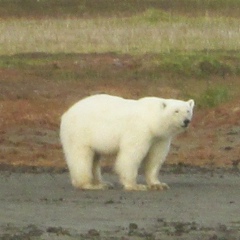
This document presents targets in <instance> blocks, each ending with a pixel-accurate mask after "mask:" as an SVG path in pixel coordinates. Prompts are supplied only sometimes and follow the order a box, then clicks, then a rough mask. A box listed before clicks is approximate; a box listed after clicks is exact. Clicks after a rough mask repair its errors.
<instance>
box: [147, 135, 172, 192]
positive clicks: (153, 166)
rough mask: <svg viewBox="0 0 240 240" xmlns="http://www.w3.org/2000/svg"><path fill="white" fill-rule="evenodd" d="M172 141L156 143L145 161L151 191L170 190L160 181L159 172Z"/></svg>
mask: <svg viewBox="0 0 240 240" xmlns="http://www.w3.org/2000/svg"><path fill="white" fill-rule="evenodd" d="M170 143H171V139H168V140H165V141H157V142H155V143H154V144H153V145H152V147H151V148H150V150H149V153H148V156H147V159H146V161H145V177H146V182H147V185H148V188H149V189H151V190H164V189H169V186H168V185H167V184H166V183H162V182H160V181H159V179H158V174H159V170H160V168H161V166H162V164H163V163H164V161H165V159H166V156H167V154H168V152H169V148H170Z"/></svg>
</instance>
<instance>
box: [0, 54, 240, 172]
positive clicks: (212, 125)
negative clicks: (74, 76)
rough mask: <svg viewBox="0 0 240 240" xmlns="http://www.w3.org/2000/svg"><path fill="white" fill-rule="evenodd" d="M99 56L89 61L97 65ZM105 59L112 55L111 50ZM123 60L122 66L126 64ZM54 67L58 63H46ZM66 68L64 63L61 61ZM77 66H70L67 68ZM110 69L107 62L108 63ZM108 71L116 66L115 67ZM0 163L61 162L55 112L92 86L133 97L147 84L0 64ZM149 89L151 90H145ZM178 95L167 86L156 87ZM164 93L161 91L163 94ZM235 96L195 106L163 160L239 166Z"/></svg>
mask: <svg viewBox="0 0 240 240" xmlns="http://www.w3.org/2000/svg"><path fill="white" fill-rule="evenodd" d="M101 61H103V59H101V58H99V57H96V56H95V60H94V61H92V64H95V65H96V67H97V66H100V65H101ZM104 61H105V62H107V61H110V62H113V61H114V60H113V59H111V56H109V57H108V58H106V56H105V59H104ZM131 66H132V65H131V61H129V62H128V61H127V59H126V60H125V67H127V68H131ZM51 67H56V68H59V67H61V66H58V64H57V63H56V65H54V66H51ZM65 67H68V70H69V68H70V67H69V65H68V63H66V66H65ZM75 69H76V66H74V65H73V66H72V71H74V70H75ZM109 71H111V68H109ZM112 71H115V70H114V69H113V70H112ZM0 76H1V77H0V86H1V87H0V111H1V120H0V133H1V135H0V142H1V145H0V148H1V151H0V164H1V168H2V169H3V168H5V167H7V166H8V165H11V166H18V167H19V166H33V167H53V168H57V169H59V168H60V169H63V168H65V167H66V165H65V162H64V158H63V154H62V149H61V146H60V143H59V137H58V131H59V123H60V116H61V115H62V113H63V112H64V111H66V110H67V108H68V107H69V106H71V105H72V104H73V103H74V102H76V101H78V100H79V99H81V98H82V97H84V96H87V95H89V94H92V93H96V92H107V93H110V94H116V95H121V96H124V97H133V98H137V97H138V96H141V95H143V94H142V93H143V92H146V84H144V82H141V83H140V84H139V83H138V84H136V85H135V84H134V82H127V81H126V82H119V83H116V82H114V83H113V82H111V81H108V80H106V81H99V82H94V83H91V82H85V81H83V80H81V81H70V82H69V81H51V80H49V79H48V78H45V77H44V76H41V75H40V74H36V70H34V69H33V70H29V69H27V70H26V69H25V70H22V69H21V70H18V69H11V68H2V69H0ZM148 92H151V91H150V90H149V91H148ZM158 92H159V94H161V93H162V92H164V94H163V95H164V97H172V98H175V97H177V91H176V90H174V89H171V88H165V89H164V90H163V89H159V90H158ZM148 95H149V94H148ZM165 95H166V96H165ZM239 100H240V99H236V98H235V99H234V100H232V101H230V102H228V103H226V104H222V105H221V106H219V107H217V108H214V109H205V110H199V109H197V108H196V110H195V113H194V119H193V122H192V125H191V127H190V128H189V130H188V132H186V133H184V134H182V135H181V136H179V137H178V138H177V139H176V140H175V141H174V142H173V146H172V148H171V152H170V154H169V156H168V161H167V163H169V164H190V165H195V166H202V167H227V168H238V167H239V162H240V137H239V136H240V104H239V102H240V101H239Z"/></svg>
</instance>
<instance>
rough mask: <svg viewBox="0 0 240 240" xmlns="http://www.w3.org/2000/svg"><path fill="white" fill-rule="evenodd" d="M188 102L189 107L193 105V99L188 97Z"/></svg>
mask: <svg viewBox="0 0 240 240" xmlns="http://www.w3.org/2000/svg"><path fill="white" fill-rule="evenodd" d="M188 103H189V105H190V107H191V108H193V107H194V104H195V103H194V100H193V99H190V100H188Z"/></svg>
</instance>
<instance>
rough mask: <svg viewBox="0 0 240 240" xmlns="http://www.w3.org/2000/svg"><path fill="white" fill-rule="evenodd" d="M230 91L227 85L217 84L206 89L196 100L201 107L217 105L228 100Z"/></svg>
mask: <svg viewBox="0 0 240 240" xmlns="http://www.w3.org/2000/svg"><path fill="white" fill-rule="evenodd" d="M229 98H230V92H229V89H228V88H227V86H215V87H210V88H207V89H206V90H205V92H203V93H202V94H201V95H200V96H198V97H197V99H196V102H197V103H198V106H199V107H200V108H206V107H216V106H218V105H219V104H222V103H224V102H226V101H228V100H229Z"/></svg>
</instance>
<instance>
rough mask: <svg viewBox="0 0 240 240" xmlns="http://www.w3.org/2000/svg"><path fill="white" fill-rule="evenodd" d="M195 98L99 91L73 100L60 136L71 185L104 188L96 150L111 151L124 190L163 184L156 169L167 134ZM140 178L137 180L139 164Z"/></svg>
mask: <svg viewBox="0 0 240 240" xmlns="http://www.w3.org/2000/svg"><path fill="white" fill-rule="evenodd" d="M193 107H194V100H192V99H191V100H189V101H181V100H176V99H163V98H157V97H145V98H141V99H139V100H130V99H124V98H121V97H117V96H111V95H106V94H99V95H93V96H90V97H87V98H85V99H83V100H80V101H79V102H77V103H76V104H74V105H73V106H72V107H71V108H70V109H69V110H68V111H67V112H66V113H65V114H63V116H62V118H61V126H60V138H61V143H62V146H63V151H64V153H65V158H66V162H67V165H68V168H69V171H70V176H71V180H72V184H73V186H75V187H76V188H79V189H105V188H108V187H109V185H108V184H107V183H105V182H103V181H102V176H101V168H100V160H99V156H100V155H105V154H116V162H115V170H116V172H117V174H118V175H119V177H120V182H121V184H122V185H123V187H124V189H125V190H147V189H153V190H162V189H166V188H168V186H167V184H165V183H161V182H160V181H159V180H158V172H159V170H160V167H161V165H162V164H163V162H164V161H165V158H166V156H167V154H168V151H169V148H170V144H171V140H172V138H173V137H174V136H175V135H177V134H178V133H180V132H182V131H184V130H185V129H186V128H187V127H188V125H189V123H190V121H191V119H192V114H193ZM141 164H143V166H144V173H145V179H146V185H145V184H137V182H136V178H137V175H138V169H139V167H140V165H141Z"/></svg>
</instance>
